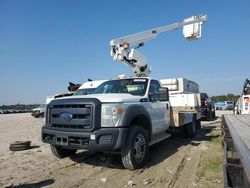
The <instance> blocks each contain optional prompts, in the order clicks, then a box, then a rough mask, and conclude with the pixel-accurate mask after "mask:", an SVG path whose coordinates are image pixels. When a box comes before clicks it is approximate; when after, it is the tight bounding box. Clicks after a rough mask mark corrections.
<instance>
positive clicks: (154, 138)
mask: <svg viewBox="0 0 250 188" xmlns="http://www.w3.org/2000/svg"><path fill="white" fill-rule="evenodd" d="M170 136H171V134H167V133H165V132H161V133H158V134H155V135H152V138H151V141H150V143H149V146H152V145H154V144H156V143H158V142H161V141H162V140H165V139H167V138H169V137H170Z"/></svg>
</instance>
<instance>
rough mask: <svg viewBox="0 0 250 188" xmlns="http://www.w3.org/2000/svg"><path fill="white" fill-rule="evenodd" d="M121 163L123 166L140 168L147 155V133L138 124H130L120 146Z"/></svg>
mask: <svg viewBox="0 0 250 188" xmlns="http://www.w3.org/2000/svg"><path fill="white" fill-rule="evenodd" d="M121 157H122V163H123V165H124V167H125V168H127V169H129V170H135V169H138V168H141V167H142V166H143V165H144V163H145V162H146V160H147V157H148V133H147V131H146V130H145V129H144V128H143V127H140V126H132V127H131V128H130V129H129V133H128V136H127V139H126V142H125V144H124V146H123V147H122V148H121Z"/></svg>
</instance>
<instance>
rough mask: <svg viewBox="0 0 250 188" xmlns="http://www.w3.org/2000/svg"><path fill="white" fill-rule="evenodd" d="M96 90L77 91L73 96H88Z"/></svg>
mask: <svg viewBox="0 0 250 188" xmlns="http://www.w3.org/2000/svg"><path fill="white" fill-rule="evenodd" d="M95 89H96V88H89V89H78V90H77V91H76V92H75V93H74V95H88V94H91V93H92V92H93V91H95Z"/></svg>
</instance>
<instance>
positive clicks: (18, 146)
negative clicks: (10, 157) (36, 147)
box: [9, 141, 31, 151]
mask: <svg viewBox="0 0 250 188" xmlns="http://www.w3.org/2000/svg"><path fill="white" fill-rule="evenodd" d="M30 143H31V141H24V142H23V141H16V142H13V143H11V144H10V146H9V149H10V151H22V150H27V149H30Z"/></svg>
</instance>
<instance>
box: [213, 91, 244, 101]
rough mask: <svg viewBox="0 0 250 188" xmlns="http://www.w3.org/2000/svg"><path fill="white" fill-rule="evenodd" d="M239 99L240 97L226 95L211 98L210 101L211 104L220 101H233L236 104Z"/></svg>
mask: <svg viewBox="0 0 250 188" xmlns="http://www.w3.org/2000/svg"><path fill="white" fill-rule="evenodd" d="M239 98H240V95H234V94H231V93H230V94H227V95H218V96H212V97H211V100H212V101H213V102H221V101H234V102H236V101H237V100H238V99H239Z"/></svg>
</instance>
